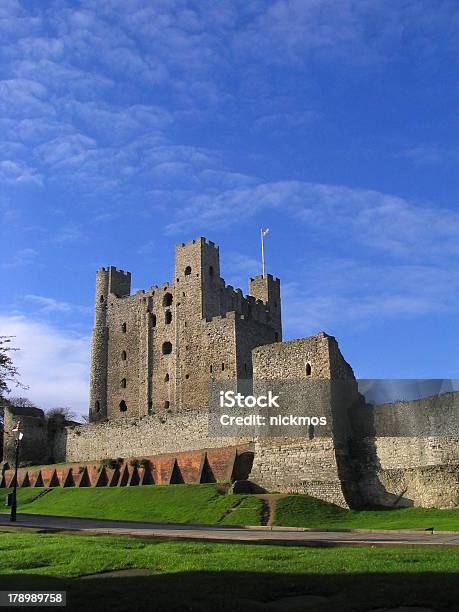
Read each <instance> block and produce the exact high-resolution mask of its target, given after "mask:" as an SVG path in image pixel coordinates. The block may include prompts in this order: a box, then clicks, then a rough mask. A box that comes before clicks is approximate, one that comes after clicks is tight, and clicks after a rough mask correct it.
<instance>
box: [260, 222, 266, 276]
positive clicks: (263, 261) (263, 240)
mask: <svg viewBox="0 0 459 612" xmlns="http://www.w3.org/2000/svg"><path fill="white" fill-rule="evenodd" d="M260 234H261V273H262V275H263V278H264V277H265V235H264V232H263V228H261V231H260Z"/></svg>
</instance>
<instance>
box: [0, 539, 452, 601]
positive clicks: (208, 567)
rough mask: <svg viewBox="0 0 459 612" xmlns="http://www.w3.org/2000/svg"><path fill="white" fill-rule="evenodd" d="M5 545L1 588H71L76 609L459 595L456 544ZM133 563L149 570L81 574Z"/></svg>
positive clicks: (3, 542) (6, 541)
mask: <svg viewBox="0 0 459 612" xmlns="http://www.w3.org/2000/svg"><path fill="white" fill-rule="evenodd" d="M0 550H1V555H0V589H3V590H4V589H6V588H8V589H9V590H11V589H15V588H21V589H39V588H43V589H44V588H46V589H51V588H54V589H59V590H67V592H68V609H70V610H84V609H88V610H90V609H97V610H98V611H104V610H115V611H118V610H130V609H136V610H168V611H169V610H199V611H207V610H209V611H211V610H212V611H214V610H228V611H229V610H231V611H243V610H244V611H247V610H267V609H283V610H293V609H308V610H318V611H322V610H323V611H324V612H330V611H336V612H338V611H340V612H360V611H362V612H363V611H364V610H368V609H371V608H377V607H395V606H398V605H409V606H424V607H432V608H434V609H435V610H452V609H453V605H454V602H455V601H457V599H458V598H459V593H458V584H459V580H457V578H458V576H457V573H456V574H455V571H456V570H457V568H458V567H459V550H458V549H457V548H437V547H435V548H428V547H339V546H333V547H327V548H310V547H295V546H257V545H247V544H218V543H203V542H173V541H158V540H146V539H139V538H129V537H111V536H78V535H67V534H41V533H17V532H7V531H5V532H1V531H0ZM133 568H136V569H143V570H146V571H147V573H148V575H146V576H145V575H144V576H138V577H125V576H124V577H116V579H114V578H102V577H97V578H94V579H91V580H82V579H80V577H81V576H85V575H90V574H99V573H101V572H109V571H113V570H123V569H133ZM305 596H307V597H313V600H312V601H313V603H314V606H313V607H307V608H306V607H305V604H304V603H303V604H302V605H301V606H300V605H299V604H298V607H295V606H293V607H291V606H290V607H282V608H277V607H275V606H276V602H278V603H280V604H281V603H282V602H284V604H283V605H284V606H285V600H287V601H289V602H291V603H293V604H294V603H295V601H297V600H295V599H294V598H295V597H305ZM308 601H311V600H308ZM268 604H269V605H270V606H274V607H273V608H271V607H269V608H267V607H266V606H267V605H268Z"/></svg>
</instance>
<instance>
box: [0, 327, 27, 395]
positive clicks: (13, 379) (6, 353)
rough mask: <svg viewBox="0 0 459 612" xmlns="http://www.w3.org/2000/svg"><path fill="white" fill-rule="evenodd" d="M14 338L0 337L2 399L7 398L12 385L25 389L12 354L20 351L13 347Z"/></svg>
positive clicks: (0, 390)
mask: <svg viewBox="0 0 459 612" xmlns="http://www.w3.org/2000/svg"><path fill="white" fill-rule="evenodd" d="M12 338H13V336H0V398H4V397H5V393H9V392H10V390H11V389H10V385H11V384H14V385H15V386H16V387H22V388H25V387H24V385H22V384H21V383H20V382H19V381H18V377H19V372H18V369H17V368H16V366H15V365H14V363H13V359H12V358H11V353H13V352H15V351H18V350H19V349H18V348H15V347H13V346H11V344H10V343H11V339H12Z"/></svg>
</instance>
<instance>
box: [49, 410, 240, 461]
mask: <svg viewBox="0 0 459 612" xmlns="http://www.w3.org/2000/svg"><path fill="white" fill-rule="evenodd" d="M250 442H251V440H250V439H249V438H237V439H235V438H229V437H225V438H217V437H210V436H209V435H208V434H207V412H206V411H205V410H202V411H196V412H193V413H188V414H164V415H153V416H145V417H143V418H141V419H122V420H120V419H118V420H116V421H111V422H110V421H106V422H103V423H90V424H89V425H84V426H81V427H66V428H65V429H64V430H63V431H61V432H60V433H58V434H57V435H56V438H55V443H54V453H55V457H56V461H70V462H79V461H90V460H96V459H105V458H113V459H115V458H117V457H143V456H145V457H148V456H151V455H159V454H164V453H177V452H183V451H191V450H200V449H205V448H222V447H226V446H236V445H244V444H249V443H250Z"/></svg>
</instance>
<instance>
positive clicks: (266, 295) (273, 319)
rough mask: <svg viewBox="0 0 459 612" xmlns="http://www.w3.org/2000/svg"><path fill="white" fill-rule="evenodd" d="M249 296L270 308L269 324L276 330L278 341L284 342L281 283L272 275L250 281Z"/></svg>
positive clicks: (257, 277) (259, 276)
mask: <svg viewBox="0 0 459 612" xmlns="http://www.w3.org/2000/svg"><path fill="white" fill-rule="evenodd" d="M249 295H251V296H253V297H254V298H255V299H257V300H261V301H262V302H263V303H264V304H266V305H267V307H268V313H269V323H270V326H271V327H273V328H274V330H275V333H276V340H278V341H279V342H280V341H281V340H282V322H281V300H280V281H279V279H278V278H276V277H274V276H272V274H265V275H264V276H263V275H262V274H260V275H258V276H255V277H254V278H250V279H249Z"/></svg>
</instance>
